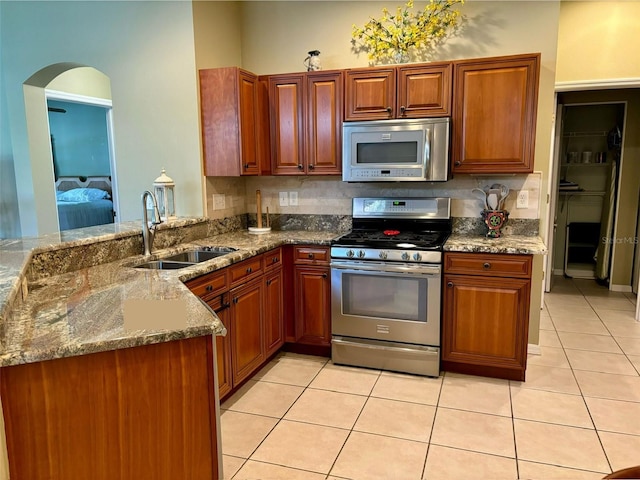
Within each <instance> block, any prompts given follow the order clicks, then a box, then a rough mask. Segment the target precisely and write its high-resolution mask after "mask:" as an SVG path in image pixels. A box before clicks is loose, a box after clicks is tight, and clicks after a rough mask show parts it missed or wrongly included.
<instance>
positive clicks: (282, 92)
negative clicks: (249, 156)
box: [269, 74, 305, 175]
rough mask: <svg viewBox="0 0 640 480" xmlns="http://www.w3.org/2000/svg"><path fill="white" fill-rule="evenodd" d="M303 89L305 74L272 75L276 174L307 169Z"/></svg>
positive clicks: (270, 82)
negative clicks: (305, 163)
mask: <svg viewBox="0 0 640 480" xmlns="http://www.w3.org/2000/svg"><path fill="white" fill-rule="evenodd" d="M303 89H304V75H303V74H299V75H272V76H270V77H269V97H270V105H271V109H270V113H271V172H272V174H273V175H300V174H301V173H305V165H304V135H303V132H304V118H303V114H304V112H303V108H304V92H303Z"/></svg>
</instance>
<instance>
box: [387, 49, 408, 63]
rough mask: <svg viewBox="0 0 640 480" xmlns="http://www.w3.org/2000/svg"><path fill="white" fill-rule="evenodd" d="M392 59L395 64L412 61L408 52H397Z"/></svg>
mask: <svg viewBox="0 0 640 480" xmlns="http://www.w3.org/2000/svg"><path fill="white" fill-rule="evenodd" d="M392 58H393V62H394V63H409V60H411V59H410V58H409V52H407V51H406V50H396V51H395V52H394V53H393V56H392Z"/></svg>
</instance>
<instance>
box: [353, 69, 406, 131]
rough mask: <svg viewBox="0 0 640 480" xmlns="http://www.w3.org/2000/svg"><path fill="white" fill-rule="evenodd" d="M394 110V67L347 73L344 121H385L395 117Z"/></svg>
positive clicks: (357, 70)
mask: <svg viewBox="0 0 640 480" xmlns="http://www.w3.org/2000/svg"><path fill="white" fill-rule="evenodd" d="M395 106H396V70H395V68H394V67H389V68H364V69H356V70H347V71H346V73H345V113H344V119H345V120H348V121H353V120H355V121H358V120H388V119H390V118H394V117H395V115H396V111H395Z"/></svg>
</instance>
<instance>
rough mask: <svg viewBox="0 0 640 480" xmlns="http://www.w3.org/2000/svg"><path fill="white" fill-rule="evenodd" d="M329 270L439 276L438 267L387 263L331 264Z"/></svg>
mask: <svg viewBox="0 0 640 480" xmlns="http://www.w3.org/2000/svg"><path fill="white" fill-rule="evenodd" d="M330 266H331V268H332V269H334V270H349V271H352V272H358V271H362V272H374V273H405V274H407V273H408V274H412V275H440V272H441V270H440V266H439V265H433V266H431V265H430V266H426V265H421V266H419V267H414V266H404V265H391V264H388V263H378V262H375V263H370V264H369V263H368V264H362V263H358V264H357V265H354V264H353V263H348V262H347V263H342V262H331V265H330Z"/></svg>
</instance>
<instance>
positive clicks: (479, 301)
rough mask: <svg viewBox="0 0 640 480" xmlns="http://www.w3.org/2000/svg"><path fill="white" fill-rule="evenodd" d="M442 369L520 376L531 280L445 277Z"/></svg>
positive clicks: (527, 324) (522, 367) (524, 359)
mask: <svg viewBox="0 0 640 480" xmlns="http://www.w3.org/2000/svg"><path fill="white" fill-rule="evenodd" d="M444 285H445V286H444V296H443V298H444V305H443V321H442V329H443V335H442V339H443V341H442V365H443V369H444V370H451V371H458V372H463V373H475V374H480V375H487V376H497V377H501V378H509V379H512V380H524V371H525V368H526V360H527V338H528V329H529V292H530V281H529V280H525V279H518V278H506V277H484V276H467V275H445V276H444Z"/></svg>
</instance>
